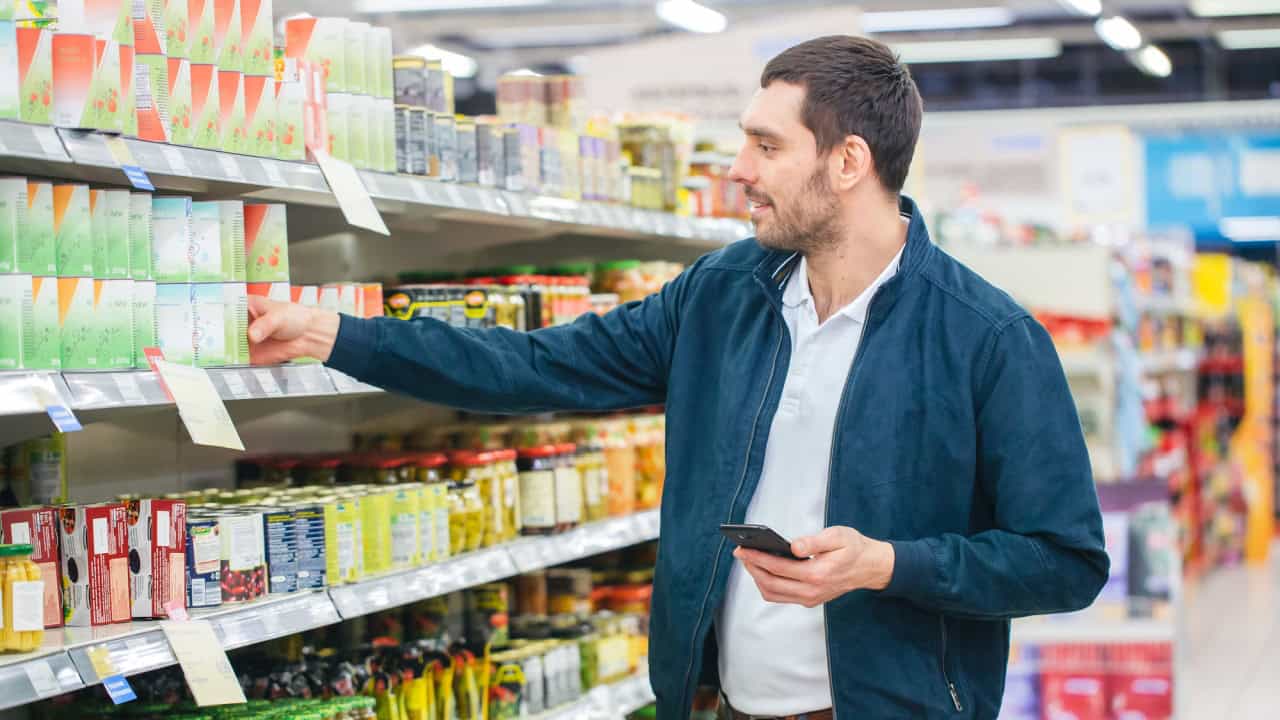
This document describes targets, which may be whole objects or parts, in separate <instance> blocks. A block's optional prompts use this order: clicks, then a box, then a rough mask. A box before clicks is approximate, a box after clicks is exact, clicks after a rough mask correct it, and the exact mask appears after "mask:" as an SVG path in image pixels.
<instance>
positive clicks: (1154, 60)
mask: <svg viewBox="0 0 1280 720" xmlns="http://www.w3.org/2000/svg"><path fill="white" fill-rule="evenodd" d="M1129 62H1131V63H1133V64H1134V65H1135V66H1136V67H1137V68H1138V69H1139V70H1141V71H1142V72H1144V73H1146V74H1148V75H1151V76H1153V77H1162V78H1165V77H1169V75H1171V74H1173V62H1172V61H1171V60H1169V56H1168V55H1166V54H1165V53H1164V51H1163V50H1161V49H1160V48H1158V47H1156V46H1155V45H1147V46H1146V47H1144V48H1142V49H1141V50H1139V51H1137V52H1133V53H1129Z"/></svg>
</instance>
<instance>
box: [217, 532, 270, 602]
mask: <svg viewBox="0 0 1280 720" xmlns="http://www.w3.org/2000/svg"><path fill="white" fill-rule="evenodd" d="M218 534H219V535H220V536H221V538H222V568H221V569H222V578H221V580H222V602H224V603H232V602H244V601H247V600H256V599H258V598H260V597H262V596H263V595H265V594H266V592H267V563H266V552H265V543H264V538H263V524H262V512H261V511H258V510H250V509H238V510H236V511H234V512H226V513H223V514H220V515H219V516H218Z"/></svg>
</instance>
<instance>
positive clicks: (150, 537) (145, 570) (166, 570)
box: [127, 499, 187, 618]
mask: <svg viewBox="0 0 1280 720" xmlns="http://www.w3.org/2000/svg"><path fill="white" fill-rule="evenodd" d="M127 508H128V519H129V563H130V567H129V570H130V574H129V586H130V589H131V591H132V592H131V596H132V603H131V604H132V606H133V617H135V618H163V617H168V615H169V613H168V611H167V610H165V605H167V604H168V603H169V601H170V600H177V599H181V600H182V602H183V605H184V606H185V605H186V584H187V578H186V571H187V560H186V555H187V504H186V502H184V501H182V500H151V499H146V500H131V501H129V503H128V504H127Z"/></svg>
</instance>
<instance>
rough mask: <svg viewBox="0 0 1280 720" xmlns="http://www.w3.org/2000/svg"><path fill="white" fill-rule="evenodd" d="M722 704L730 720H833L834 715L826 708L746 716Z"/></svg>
mask: <svg viewBox="0 0 1280 720" xmlns="http://www.w3.org/2000/svg"><path fill="white" fill-rule="evenodd" d="M721 702H724V701H723V700H721ZM724 704H725V706H726V707H727V708H728V709H729V718H730V720H834V718H835V713H833V712H832V710H831V708H827V709H826V710H814V711H813V712H806V713H799V714H797V715H781V716H770V715H748V714H746V713H743V712H738V711H737V710H734V709H733V707H732V706H731V705H729V704H728V703H727V702H725V703H724Z"/></svg>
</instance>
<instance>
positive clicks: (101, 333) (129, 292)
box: [94, 279, 133, 370]
mask: <svg viewBox="0 0 1280 720" xmlns="http://www.w3.org/2000/svg"><path fill="white" fill-rule="evenodd" d="M94 316H95V322H96V323H97V326H98V327H97V332H98V351H97V357H98V367H99V368H100V369H104V370H122V369H125V368H130V367H133V281H132V280H127V279H126V280H95V281H94Z"/></svg>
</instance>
